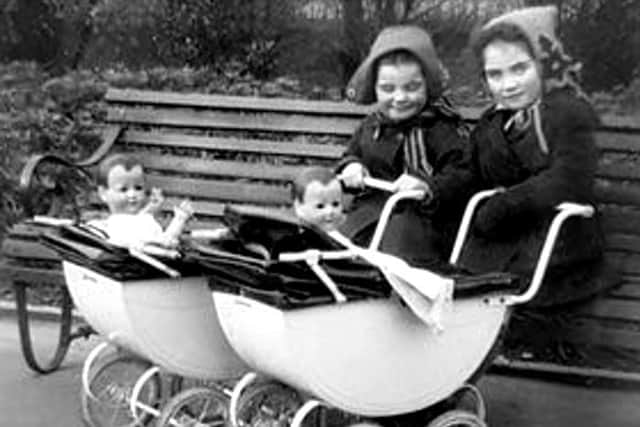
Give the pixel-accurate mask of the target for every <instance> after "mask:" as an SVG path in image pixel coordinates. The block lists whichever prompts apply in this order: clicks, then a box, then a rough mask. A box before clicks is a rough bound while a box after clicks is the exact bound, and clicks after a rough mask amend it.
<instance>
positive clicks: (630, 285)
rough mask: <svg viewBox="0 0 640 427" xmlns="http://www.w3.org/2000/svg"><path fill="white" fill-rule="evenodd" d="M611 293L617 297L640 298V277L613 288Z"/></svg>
mask: <svg viewBox="0 0 640 427" xmlns="http://www.w3.org/2000/svg"><path fill="white" fill-rule="evenodd" d="M610 295H611V296H613V297H616V298H634V299H640V279H636V280H635V281H625V282H624V283H623V284H622V285H620V286H619V287H617V288H616V289H614V290H612V291H611V293H610Z"/></svg>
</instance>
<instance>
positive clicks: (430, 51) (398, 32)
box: [347, 25, 447, 105]
mask: <svg viewBox="0 0 640 427" xmlns="http://www.w3.org/2000/svg"><path fill="white" fill-rule="evenodd" d="M400 50H402V51H408V52H410V53H411V54H413V55H414V56H415V57H416V58H417V59H418V61H420V64H421V65H422V69H423V71H424V73H425V78H426V80H427V95H428V99H429V101H428V102H432V101H434V100H436V99H438V98H440V97H441V96H442V93H443V92H444V89H445V85H446V80H447V71H446V70H445V68H444V66H443V65H442V63H441V62H440V59H439V58H438V54H437V53H436V50H435V48H434V46H433V42H432V41H431V37H430V36H429V34H428V33H427V32H426V31H425V30H423V29H422V28H420V27H417V26H413V25H396V26H392V27H387V28H385V29H384V30H382V31H381V32H380V34H379V35H378V37H377V38H376V40H375V41H374V42H373V45H372V46H371V50H370V51H369V54H368V55H367V57H366V58H365V59H364V61H363V62H362V63H361V64H360V66H359V67H358V69H357V70H356V72H355V73H354V74H353V76H352V77H351V80H350V81H349V84H348V85H347V97H348V98H349V99H350V100H351V101H353V102H355V103H358V104H365V105H366V104H373V103H374V102H376V96H375V90H374V85H375V79H376V71H377V70H376V66H377V61H378V59H380V57H381V56H383V55H386V54H388V53H390V52H393V51H400Z"/></svg>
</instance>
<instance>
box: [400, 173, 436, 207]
mask: <svg viewBox="0 0 640 427" xmlns="http://www.w3.org/2000/svg"><path fill="white" fill-rule="evenodd" d="M393 186H394V187H395V191H396V192H397V191H409V190H420V191H424V200H427V201H428V200H430V199H431V198H432V197H433V191H431V188H430V187H429V184H427V183H426V182H424V181H423V180H421V179H418V178H416V177H415V176H411V175H409V174H406V173H403V174H402V175H400V176H399V177H398V179H396V180H395V181H394V182H393Z"/></svg>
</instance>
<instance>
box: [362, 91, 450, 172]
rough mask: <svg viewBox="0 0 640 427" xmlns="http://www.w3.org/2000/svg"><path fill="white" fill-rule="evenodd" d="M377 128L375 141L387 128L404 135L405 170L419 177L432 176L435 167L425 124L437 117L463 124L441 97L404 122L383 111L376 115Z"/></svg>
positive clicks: (374, 133)
mask: <svg viewBox="0 0 640 427" xmlns="http://www.w3.org/2000/svg"><path fill="white" fill-rule="evenodd" d="M375 114H376V119H377V123H376V128H375V129H374V132H373V138H374V140H378V139H379V137H380V136H381V134H382V129H383V128H385V127H393V128H395V129H397V131H398V132H399V134H400V135H402V138H403V140H404V141H403V143H402V147H403V148H402V149H403V157H404V170H405V172H407V173H411V174H417V175H418V176H432V175H433V166H432V165H431V163H430V162H429V157H428V155H427V141H425V133H424V128H425V123H426V122H428V121H431V120H434V119H436V120H437V118H436V117H437V116H445V117H448V118H454V119H456V120H459V121H460V123H462V119H461V116H460V114H459V113H458V112H457V111H456V110H455V109H454V107H453V106H452V105H451V104H450V103H449V101H448V100H447V99H446V98H444V97H441V98H440V99H438V100H437V101H436V102H433V103H431V104H429V105H427V106H426V107H425V108H424V109H423V110H422V111H421V112H420V113H419V114H416V115H415V116H413V117H411V118H409V119H407V120H403V121H402V122H399V123H398V122H394V121H392V120H390V119H389V118H388V117H387V116H386V115H384V114H383V113H382V112H381V111H377V112H376V113H375Z"/></svg>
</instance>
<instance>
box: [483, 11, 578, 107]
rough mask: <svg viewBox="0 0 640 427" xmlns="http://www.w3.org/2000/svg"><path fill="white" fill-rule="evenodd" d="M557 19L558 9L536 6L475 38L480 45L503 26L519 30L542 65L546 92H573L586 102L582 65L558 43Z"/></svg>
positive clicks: (498, 21)
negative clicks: (581, 78) (491, 33)
mask: <svg viewBox="0 0 640 427" xmlns="http://www.w3.org/2000/svg"><path fill="white" fill-rule="evenodd" d="M558 17H559V12H558V8H557V7H556V6H535V7H526V8H523V9H517V10H514V11H512V12H508V13H505V14H503V15H500V16H498V17H496V18H493V19H492V20H490V21H489V22H488V23H487V24H485V25H484V26H483V27H482V29H481V30H480V32H479V33H477V34H476V35H475V36H474V40H473V42H472V44H477V43H478V40H479V39H482V35H483V34H485V33H487V32H489V31H492V30H494V29H496V28H497V27H500V26H510V27H512V28H516V29H517V30H519V31H520V32H521V33H522V34H523V35H524V36H525V38H526V39H527V40H528V43H529V46H530V47H531V49H532V50H533V54H534V56H535V59H536V60H537V61H538V62H539V63H540V64H541V66H542V69H541V72H542V77H543V80H544V90H545V91H547V92H548V91H550V90H552V89H556V88H571V89H573V90H574V92H575V93H576V95H578V96H580V97H583V98H586V95H585V94H584V92H583V91H582V89H581V88H580V86H579V84H578V80H579V74H580V69H581V68H582V64H580V63H579V62H577V61H575V60H574V59H573V58H571V57H570V56H569V55H567V54H566V53H565V51H564V48H563V46H562V43H561V42H560V40H559V39H558V36H557V29H558V22H559V21H558Z"/></svg>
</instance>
